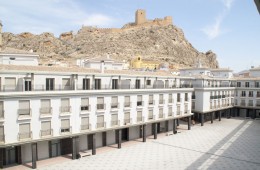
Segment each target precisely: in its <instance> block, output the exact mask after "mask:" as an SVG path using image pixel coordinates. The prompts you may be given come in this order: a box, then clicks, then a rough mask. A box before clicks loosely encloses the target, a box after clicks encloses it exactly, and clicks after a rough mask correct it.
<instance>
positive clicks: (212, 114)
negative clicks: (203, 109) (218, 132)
mask: <svg viewBox="0 0 260 170" xmlns="http://www.w3.org/2000/svg"><path fill="white" fill-rule="evenodd" d="M213 117H214V112H211V113H210V119H211V123H213Z"/></svg>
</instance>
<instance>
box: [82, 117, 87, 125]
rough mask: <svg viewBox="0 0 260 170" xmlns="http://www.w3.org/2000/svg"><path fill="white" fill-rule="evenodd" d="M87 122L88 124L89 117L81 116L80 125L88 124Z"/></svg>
mask: <svg viewBox="0 0 260 170" xmlns="http://www.w3.org/2000/svg"><path fill="white" fill-rule="evenodd" d="M88 124H89V117H82V118H81V125H88Z"/></svg>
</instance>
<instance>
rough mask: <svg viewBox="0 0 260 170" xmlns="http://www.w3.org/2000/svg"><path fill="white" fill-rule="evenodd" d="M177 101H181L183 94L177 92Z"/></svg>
mask: <svg viewBox="0 0 260 170" xmlns="http://www.w3.org/2000/svg"><path fill="white" fill-rule="evenodd" d="M177 102H181V94H180V93H177Z"/></svg>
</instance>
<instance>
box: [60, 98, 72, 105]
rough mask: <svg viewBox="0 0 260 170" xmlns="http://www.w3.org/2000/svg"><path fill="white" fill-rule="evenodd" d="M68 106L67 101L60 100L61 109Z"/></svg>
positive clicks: (68, 102)
mask: <svg viewBox="0 0 260 170" xmlns="http://www.w3.org/2000/svg"><path fill="white" fill-rule="evenodd" d="M69 105H70V101H69V99H61V107H68V106H69Z"/></svg>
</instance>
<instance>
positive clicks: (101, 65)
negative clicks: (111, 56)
mask: <svg viewBox="0 0 260 170" xmlns="http://www.w3.org/2000/svg"><path fill="white" fill-rule="evenodd" d="M104 69H105V62H104V60H101V64H100V71H101V73H104Z"/></svg>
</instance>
